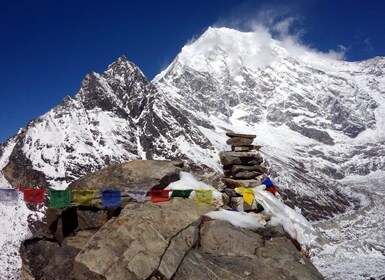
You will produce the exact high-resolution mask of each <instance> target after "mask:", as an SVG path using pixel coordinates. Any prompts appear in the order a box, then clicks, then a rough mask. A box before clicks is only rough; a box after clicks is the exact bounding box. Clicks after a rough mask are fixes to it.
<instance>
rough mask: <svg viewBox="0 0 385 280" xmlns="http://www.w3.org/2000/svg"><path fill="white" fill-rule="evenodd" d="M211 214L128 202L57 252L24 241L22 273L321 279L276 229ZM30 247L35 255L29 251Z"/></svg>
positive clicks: (180, 202)
mask: <svg viewBox="0 0 385 280" xmlns="http://www.w3.org/2000/svg"><path fill="white" fill-rule="evenodd" d="M211 210H213V208H212V207H210V206H205V207H202V206H196V205H195V202H193V201H192V200H189V199H182V198H173V199H172V200H171V201H169V202H164V203H158V204H154V203H150V202H146V203H144V204H143V205H140V204H135V203H130V204H129V205H127V206H126V207H125V209H123V211H122V212H121V214H120V215H119V217H115V218H112V219H110V220H109V221H108V222H107V223H105V224H104V226H103V227H101V229H100V230H98V231H96V233H95V231H87V230H82V231H79V232H77V234H76V235H75V236H72V237H67V238H66V239H64V241H63V242H62V243H61V246H60V247H59V245H58V244H55V243H54V242H51V241H47V240H43V239H42V240H39V241H37V240H35V241H33V242H32V243H31V241H29V242H25V243H24V245H23V248H26V249H23V250H22V251H21V253H22V256H23V275H25V279H34V277H43V279H63V280H64V279H79V280H86V279H240V278H241V279H267V278H270V279H323V277H322V275H321V274H320V273H319V272H318V271H317V270H316V268H315V267H314V266H313V265H312V264H311V262H310V261H309V260H308V259H307V258H306V257H305V256H303V255H302V254H301V253H300V252H299V251H298V250H297V249H296V248H295V246H294V245H293V244H292V243H291V242H290V240H289V239H287V237H286V236H285V234H284V232H283V230H282V228H280V227H270V228H262V229H258V230H247V229H241V228H237V227H235V226H233V225H231V224H230V223H228V222H225V221H219V220H211V219H209V218H207V217H205V216H204V214H205V213H206V212H208V211H211ZM31 244H33V248H34V249H35V248H40V249H39V250H38V251H36V250H32V249H30V250H28V248H31V246H32V245H31ZM46 244H48V245H47V246H46ZM31 257H33V258H32V260H33V261H32V262H31ZM32 274H33V276H32Z"/></svg>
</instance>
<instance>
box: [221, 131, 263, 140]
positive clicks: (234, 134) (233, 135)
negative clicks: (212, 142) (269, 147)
mask: <svg viewBox="0 0 385 280" xmlns="http://www.w3.org/2000/svg"><path fill="white" fill-rule="evenodd" d="M226 136H228V137H231V138H235V137H239V138H247V139H254V138H255V137H257V135H255V134H241V133H234V132H227V133H226Z"/></svg>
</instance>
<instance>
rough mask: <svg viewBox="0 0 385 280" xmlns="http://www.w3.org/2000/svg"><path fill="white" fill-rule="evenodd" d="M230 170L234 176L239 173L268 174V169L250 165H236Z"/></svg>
mask: <svg viewBox="0 0 385 280" xmlns="http://www.w3.org/2000/svg"><path fill="white" fill-rule="evenodd" d="M230 170H231V173H232V174H236V173H238V172H243V171H258V172H260V173H267V168H266V167H263V166H261V165H259V164H255V165H250V166H248V165H239V164H235V165H233V166H231V169H230Z"/></svg>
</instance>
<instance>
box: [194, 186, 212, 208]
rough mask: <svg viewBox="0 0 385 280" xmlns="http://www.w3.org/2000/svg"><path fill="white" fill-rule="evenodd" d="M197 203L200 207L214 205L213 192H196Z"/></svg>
mask: <svg viewBox="0 0 385 280" xmlns="http://www.w3.org/2000/svg"><path fill="white" fill-rule="evenodd" d="M195 202H196V203H197V204H198V205H211V204H213V190H195Z"/></svg>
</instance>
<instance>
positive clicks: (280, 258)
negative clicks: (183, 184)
mask: <svg viewBox="0 0 385 280" xmlns="http://www.w3.org/2000/svg"><path fill="white" fill-rule="evenodd" d="M200 236H201V242H200V244H201V246H200V247H198V248H194V249H192V250H190V251H189V253H188V254H187V256H186V257H185V258H184V260H183V262H182V263H181V265H180V267H179V269H178V271H177V272H176V274H175V275H174V277H173V279H178V280H193V279H226V280H233V279H234V280H239V279H289V280H308V279H309V280H312V279H314V280H318V279H324V278H323V276H322V275H321V274H320V273H319V272H318V271H317V269H316V268H315V267H314V266H313V265H312V264H311V263H310V261H309V260H308V259H307V258H306V257H304V256H302V254H301V253H300V252H299V251H297V250H296V248H295V247H294V245H293V244H292V243H291V242H290V241H289V240H288V239H287V238H286V237H284V236H283V231H282V229H279V228H269V227H266V228H261V229H257V230H256V231H249V230H245V229H239V228H236V227H234V226H232V225H230V224H229V223H227V224H226V222H221V221H215V222H205V223H204V224H203V226H202V227H201V232H200Z"/></svg>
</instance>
